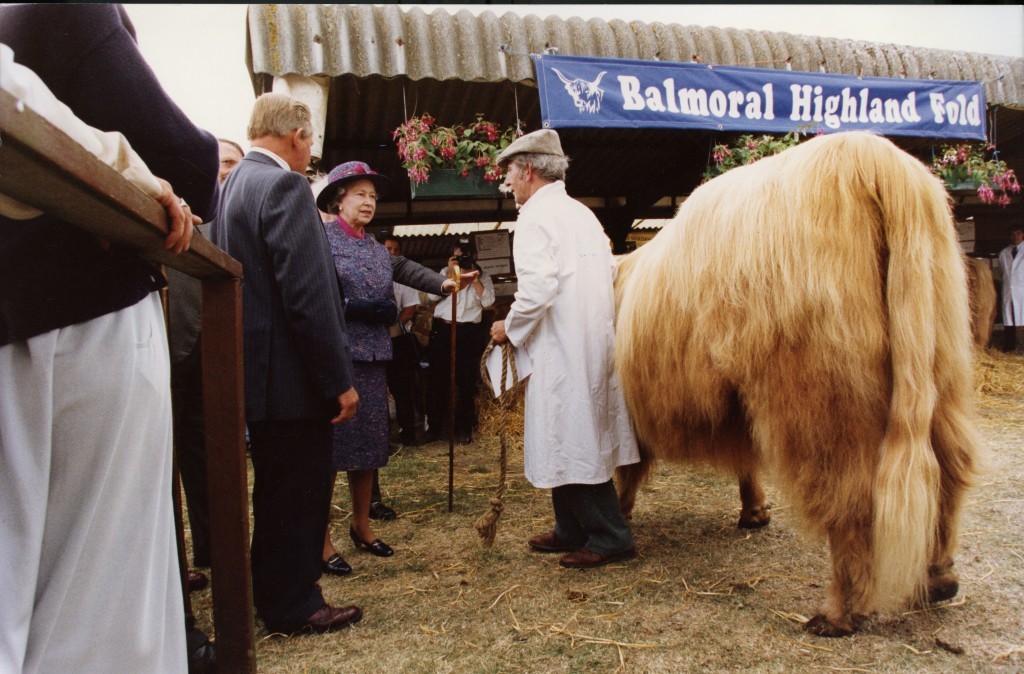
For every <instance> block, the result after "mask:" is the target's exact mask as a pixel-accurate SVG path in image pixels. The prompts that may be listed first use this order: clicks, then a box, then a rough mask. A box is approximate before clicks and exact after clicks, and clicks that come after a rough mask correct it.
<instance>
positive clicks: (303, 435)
mask: <svg viewBox="0 0 1024 674" xmlns="http://www.w3.org/2000/svg"><path fill="white" fill-rule="evenodd" d="M249 435H250V437H251V438H252V450H251V455H252V467H253V474H254V479H253V489H252V513H253V528H252V559H251V563H252V595H253V603H254V604H255V606H256V611H257V613H258V615H259V616H260V617H261V618H262V619H263V622H264V623H265V624H266V626H267V630H268V631H271V632H277V631H281V632H284V631H290V630H292V629H295V628H296V627H298V626H300V625H301V624H302V623H303V622H304V621H305V620H306V619H307V618H308V617H309V616H310V615H312V614H313V612H314V611H316V610H317V609H319V608H320V607H321V606H322V605H323V603H324V598H323V595H322V594H321V593H320V587H319V586H318V585H317V581H318V580H319V579H320V566H321V564H320V556H321V551H322V549H323V544H324V531H326V530H327V518H328V514H329V509H330V505H331V487H332V485H331V437H332V427H331V424H330V422H328V421H315V420H293V421H250V422H249Z"/></svg>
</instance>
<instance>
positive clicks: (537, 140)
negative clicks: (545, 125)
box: [497, 129, 565, 164]
mask: <svg viewBox="0 0 1024 674" xmlns="http://www.w3.org/2000/svg"><path fill="white" fill-rule="evenodd" d="M515 154H553V155H555V156H556V157H564V156H565V153H564V152H562V143H561V141H559V140H558V134H557V133H555V132H554V131H553V130H552V129H541V130H540V131H532V132H530V133H528V134H526V135H525V136H523V137H521V138H516V139H515V140H514V141H512V144H511V145H509V146H508V147H506V148H505V149H504V150H502V152H501V154H499V155H498V160H497V161H498V163H499V164H501V163H503V162H506V161H508V160H509V159H511V158H512V155H515Z"/></svg>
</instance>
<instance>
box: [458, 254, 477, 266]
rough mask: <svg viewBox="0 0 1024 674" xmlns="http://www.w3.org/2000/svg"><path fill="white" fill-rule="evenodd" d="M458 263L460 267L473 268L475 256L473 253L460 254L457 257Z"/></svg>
mask: <svg viewBox="0 0 1024 674" xmlns="http://www.w3.org/2000/svg"><path fill="white" fill-rule="evenodd" d="M455 262H456V264H458V265H459V268H460V269H472V268H473V256H472V255H458V256H456V257H455Z"/></svg>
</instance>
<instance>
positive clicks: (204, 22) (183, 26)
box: [126, 4, 1024, 147]
mask: <svg viewBox="0 0 1024 674" xmlns="http://www.w3.org/2000/svg"><path fill="white" fill-rule="evenodd" d="M126 7H127V8H128V14H129V16H130V17H131V19H132V22H133V23H134V24H135V28H136V31H137V32H138V38H139V46H140V48H141V49H142V53H143V54H144V55H145V57H146V59H147V60H148V61H149V63H150V65H151V66H152V67H153V69H154V71H156V74H157V77H159V78H160V81H161V83H163V85H164V88H165V89H166V90H167V91H168V93H169V94H170V95H171V97H172V98H173V99H174V100H175V102H177V103H178V105H179V106H181V108H182V109H183V110H184V111H185V113H186V114H188V115H189V116H190V117H191V118H192V120H193V121H194V122H195V123H196V124H197V125H198V126H200V127H202V128H204V129H207V130H208V131H210V132H211V133H213V134H214V135H216V136H220V137H226V138H231V139H234V140H236V141H238V142H240V143H241V144H242V146H243V147H246V146H247V144H246V142H245V127H246V123H247V121H248V118H249V110H250V108H251V106H252V102H253V99H254V94H253V90H252V84H251V83H250V80H249V75H248V71H247V70H246V67H245V22H246V5H135V4H129V5H126ZM423 9H424V10H425V11H434V10H436V9H445V10H447V11H448V12H449V13H454V12H455V11H458V10H459V9H468V10H470V11H472V12H474V13H479V12H482V11H491V12H494V13H495V14H497V15H499V16H500V15H502V14H505V13H507V12H515V13H518V14H536V15H538V16H549V15H558V16H563V17H569V16H580V17H583V18H592V17H598V18H604V19H613V18H614V19H622V20H624V21H632V20H638V21H644V22H655V21H660V22H662V23H679V24H683V25H698V26H718V27H720V28H725V27H733V28H753V29H760V30H770V31H775V32H786V33H792V34H796V35H818V36H823V37H837V38H849V39H856V40H868V41H871V42H884V43H894V44H902V45H912V46H918V47H930V48H935V49H950V50H954V51H970V52H981V53H986V54H1004V55H1010V56H1018V57H1024V5H685V4H674V5H610V4H590V5H429V6H426V5H425V6H423Z"/></svg>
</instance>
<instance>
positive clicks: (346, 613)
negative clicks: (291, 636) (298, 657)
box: [294, 604, 363, 633]
mask: <svg viewBox="0 0 1024 674" xmlns="http://www.w3.org/2000/svg"><path fill="white" fill-rule="evenodd" d="M362 618H363V612H362V611H361V610H359V607H358V606H340V607H335V606H331V605H330V604H324V605H323V606H321V607H320V608H318V609H317V610H316V611H314V612H313V615H311V616H309V617H308V618H306V622H305V623H303V624H302V625H300V626H299V627H298V629H296V630H294V632H317V633H323V632H331V631H333V630H338V629H341V628H343V627H348V626H349V625H353V624H355V623H357V622H359V621H360V620H362Z"/></svg>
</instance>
